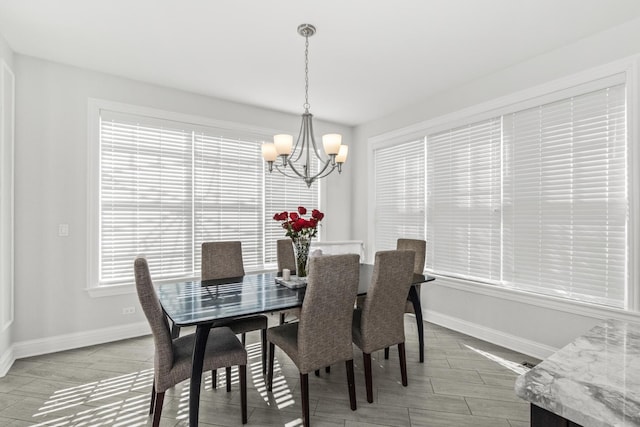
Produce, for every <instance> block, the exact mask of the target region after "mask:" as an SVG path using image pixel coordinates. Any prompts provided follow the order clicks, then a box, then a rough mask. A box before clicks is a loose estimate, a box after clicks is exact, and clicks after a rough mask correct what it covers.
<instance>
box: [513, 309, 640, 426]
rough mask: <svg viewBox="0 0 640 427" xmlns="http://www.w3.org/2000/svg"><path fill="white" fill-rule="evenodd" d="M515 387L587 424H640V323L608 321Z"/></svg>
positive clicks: (524, 395) (541, 404)
mask: <svg viewBox="0 0 640 427" xmlns="http://www.w3.org/2000/svg"><path fill="white" fill-rule="evenodd" d="M515 390H516V394H517V395H518V396H520V397H521V398H522V399H524V400H527V401H529V402H531V403H533V404H535V405H537V406H539V407H541V408H544V409H546V410H548V411H550V412H553V413H555V414H557V415H560V416H561V417H564V418H566V419H568V420H570V421H573V422H575V423H578V424H580V425H582V426H584V427H596V426H597V427H600V426H640V323H632V322H621V321H616V320H607V321H606V322H604V323H603V324H601V325H598V326H596V327H594V328H593V329H591V330H590V331H589V332H587V333H586V334H585V335H583V336H581V337H579V338H577V339H576V340H575V341H573V342H572V343H571V344H569V345H567V346H566V347H564V348H562V349H561V350H559V351H558V352H557V353H554V354H553V355H552V356H551V357H549V358H548V359H545V360H544V361H543V362H542V363H540V364H539V365H537V366H536V367H535V368H533V369H531V370H530V371H529V372H527V373H526V374H523V375H521V376H520V377H518V379H517V380H516V385H515Z"/></svg>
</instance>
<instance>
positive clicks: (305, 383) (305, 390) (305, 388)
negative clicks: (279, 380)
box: [300, 374, 309, 427]
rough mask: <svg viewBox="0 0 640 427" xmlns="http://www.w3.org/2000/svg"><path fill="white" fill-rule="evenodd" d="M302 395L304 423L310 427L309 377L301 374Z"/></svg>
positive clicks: (305, 426) (306, 426)
mask: <svg viewBox="0 0 640 427" xmlns="http://www.w3.org/2000/svg"><path fill="white" fill-rule="evenodd" d="M300 394H301V395H302V423H303V426H304V427H309V375H308V374H300Z"/></svg>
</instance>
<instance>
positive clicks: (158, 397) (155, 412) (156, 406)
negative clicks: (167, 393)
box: [152, 391, 164, 427]
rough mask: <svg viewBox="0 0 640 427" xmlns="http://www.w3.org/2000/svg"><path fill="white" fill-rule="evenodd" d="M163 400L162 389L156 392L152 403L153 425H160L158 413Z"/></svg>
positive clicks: (160, 411)
mask: <svg viewBox="0 0 640 427" xmlns="http://www.w3.org/2000/svg"><path fill="white" fill-rule="evenodd" d="M163 402H164V391H163V392H162V393H156V402H155V403H154V404H153V407H154V409H153V423H152V426H153V427H158V426H159V425H160V415H161V414H162V403H163Z"/></svg>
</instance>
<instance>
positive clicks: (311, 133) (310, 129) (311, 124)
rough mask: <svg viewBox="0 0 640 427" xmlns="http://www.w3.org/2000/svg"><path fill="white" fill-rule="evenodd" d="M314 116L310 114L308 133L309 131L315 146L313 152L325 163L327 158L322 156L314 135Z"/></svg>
mask: <svg viewBox="0 0 640 427" xmlns="http://www.w3.org/2000/svg"><path fill="white" fill-rule="evenodd" d="M312 119H313V115H312V114H309V123H308V125H307V128H308V131H309V135H310V138H311V143H312V144H313V151H315V153H316V157H317V158H318V159H319V160H320V161H321V162H325V161H326V160H325V158H324V156H323V155H322V154H320V150H319V149H318V146H317V145H316V138H315V136H314V135H313V120H312Z"/></svg>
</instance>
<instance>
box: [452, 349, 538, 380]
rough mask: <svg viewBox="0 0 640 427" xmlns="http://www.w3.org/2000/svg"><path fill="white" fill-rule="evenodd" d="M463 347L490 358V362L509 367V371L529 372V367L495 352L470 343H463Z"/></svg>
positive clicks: (520, 373) (517, 372) (519, 373)
mask: <svg viewBox="0 0 640 427" xmlns="http://www.w3.org/2000/svg"><path fill="white" fill-rule="evenodd" d="M464 346H465V347H467V348H468V349H469V350H472V351H475V352H476V353H478V354H480V355H482V356H484V357H486V358H487V359H489V360H491V361H492V362H496V363H497V364H498V365H500V366H502V367H504V368H507V369H509V370H510V371H513V372H515V373H516V374H518V375H522V374H526V373H527V372H529V368H527V367H525V366H522V365H521V364H519V363H516V362H512V361H510V360H507V359H505V358H503V357H500V356H496V355H495V354H491V353H489V352H488V351H484V350H480V349H478V348H475V347H471V346H470V345H467V344H465V345H464Z"/></svg>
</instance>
